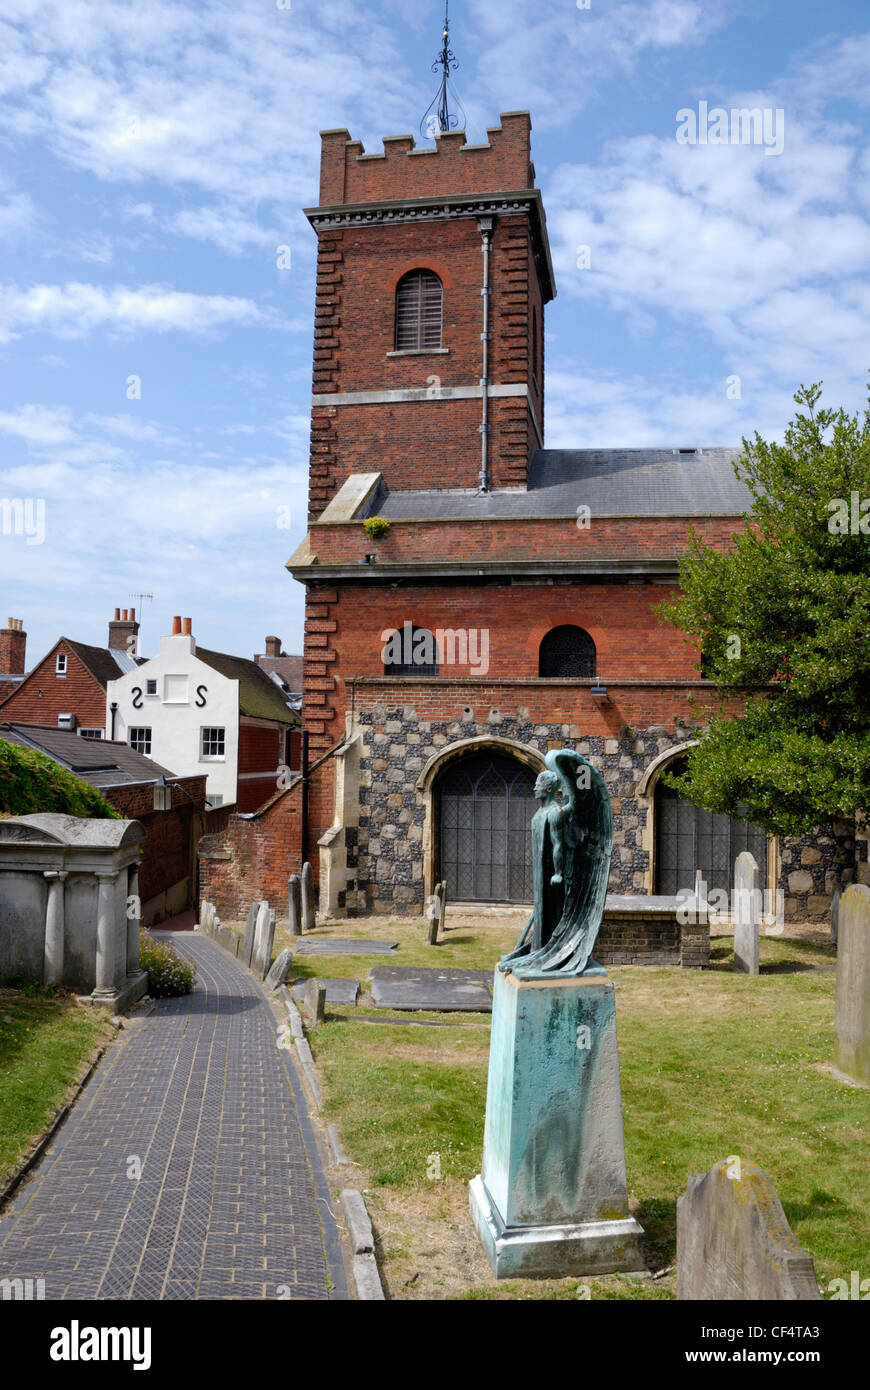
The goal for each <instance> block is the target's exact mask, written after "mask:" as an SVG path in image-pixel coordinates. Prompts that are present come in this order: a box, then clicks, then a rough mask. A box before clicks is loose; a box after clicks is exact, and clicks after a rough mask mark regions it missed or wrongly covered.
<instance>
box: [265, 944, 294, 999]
mask: <svg viewBox="0 0 870 1390" xmlns="http://www.w3.org/2000/svg"><path fill="white" fill-rule="evenodd" d="M292 964H293V952H292V951H291V950H290V947H289V946H285V948H284V950H283V951H282V952H281V954H280V955H279V956H278V958H277V960H276V961H275V963H274V965H273V966H272V969H271V970H270V971H269V973H268V975H267V976H266V988H267V989H268V990H276V989H277V988H278V987H279V985H283V983H284V981H285V980H286V979H287V976H288V975H289V974H290V967H291V966H292Z"/></svg>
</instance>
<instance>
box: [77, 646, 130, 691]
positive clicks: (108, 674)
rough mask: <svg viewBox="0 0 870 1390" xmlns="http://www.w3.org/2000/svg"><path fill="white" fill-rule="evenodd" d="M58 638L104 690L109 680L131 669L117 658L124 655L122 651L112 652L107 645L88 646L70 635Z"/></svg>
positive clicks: (115, 678) (114, 679) (113, 679)
mask: <svg viewBox="0 0 870 1390" xmlns="http://www.w3.org/2000/svg"><path fill="white" fill-rule="evenodd" d="M60 640H61V641H62V642H66V644H67V646H68V647H69V648H70V650H71V651H73V652H75V654H76V656H77V657H78V659H79V661H80V662H81V663H82V665H83V666H86V667H87V669H88V670H89V671H90V673H91V675H92V676H93V677H94V679H95V680H98V681H99V683H100V685H101V686H102V687H103V689H104V690H105V688H106V686H107V685H108V683H109V681H116V680H117V679H118V677H119V676H123V675H124V674H125V672H126V671H128V670H130V669H131V668H130V667H129V666H128V665H127V664H126V661H125V662H122V661H121V660H120V659H119V658H121V657H123V656H125V653H124V652H113V651H110V650H109V648H108V647H89V646H87V644H86V643H85V642H74V641H73V640H72V638H71V637H62V638H61V639H60ZM128 659H129V658H128Z"/></svg>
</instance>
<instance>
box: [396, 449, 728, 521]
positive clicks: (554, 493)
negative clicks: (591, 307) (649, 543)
mask: <svg viewBox="0 0 870 1390" xmlns="http://www.w3.org/2000/svg"><path fill="white" fill-rule="evenodd" d="M739 453H740V450H739V449H719V448H717V449H693V450H682V449H539V450H538V452H537V453H536V454H535V455H534V456H533V458H532V461H531V464H530V465H529V484H528V489H527V490H526V491H522V492H506V491H496V492H490V493H487V494H485V495H484V496H477V495H475V494H474V493H469V492H459V491H446V490H445V491H442V492H435V491H431V492H430V491H427V492H391V493H388V494H387V495H386V496H381V497H380V498H378V499H374V500H373V506H374V507H375V508H376V510H377V513H378V515H379V516H383V517H386V518H388V519H389V520H391V521H399V520H403V519H408V520H410V519H420V520H429V519H431V520H437V519H444V520H449V519H452V518H457V519H459V518H472V517H479V518H484V519H488V518H492V519H493V520H497V519H499V518H502V517H530V516H552V517H556V516H574V515H576V513H577V508H578V507H579V506H581V505H585V506H587V507H589V508H590V510H591V512H592V516H593V517H596V516H598V517H604V516H624V517H630V516H734V517H738V516H741V515H742V514H743V512H745V511H748V510H749V508H750V507H751V506H752V496H751V494H750V492H749V489H748V488H747V487H746V486H745V485H744V484H743V483H742V482H740V481H738V479H737V478H736V476H735V474H734V469H733V467H732V460H733V459H736V458H737V457H738V455H739Z"/></svg>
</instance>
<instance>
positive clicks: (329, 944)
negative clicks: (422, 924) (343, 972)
mask: <svg viewBox="0 0 870 1390" xmlns="http://www.w3.org/2000/svg"><path fill="white" fill-rule="evenodd" d="M398 944H399V943H398V942H397V941H371V940H367V939H366V938H365V937H364V936H360V937H348V938H345V937H337V936H328V937H321V938H320V939H319V940H318V939H317V938H312V937H303V938H302V940H301V941H300V942H299V945H298V946H297V948H296V954H297V955H299V956H386V955H389V954H390V952H392V951H395V949H396V947H397V945H398Z"/></svg>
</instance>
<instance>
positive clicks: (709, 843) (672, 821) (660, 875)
mask: <svg viewBox="0 0 870 1390" xmlns="http://www.w3.org/2000/svg"><path fill="white" fill-rule="evenodd" d="M684 766H685V762H684V761H683V760H682V759H678V760H676V761H674V762H673V763H672V764H671V765H670V767H669V768H668V771H669V772H670V771H673V772H675V773H677V774H679V773H680V772H681V771H682V769H683V767H684ZM654 795H655V826H656V855H655V865H656V872H655V892H656V893H664V894H667V895H669V896H675V895H676V894H677V893H679V892H680V890H681V889H690V888H694V885H695V874H696V872H697V870H698V869H700V870H701V871H702V873H703V875H704V882H705V883H706V885H707V891H708V892H713V891H714V889H721V890H724V891H725V892H726V893H730V892H731V889H732V887H733V879H734V861H735V859H736V858H737V856H738V854H740V853H741V852H742V851H743V850H749V852H750V854H751V855H753V857H754V859H755V862H756V863H757V865H758V870H759V873H758V877H759V882H760V883H761V884H765V883H766V882H767V832H766V831H765V830H762V829H761V827H760V826H758V825H753V824H752V823H751V822H750V821H747V820H741V819H740V818H739V817H738V816H728V815H720V814H716V813H714V812H712V811H704V810H703V809H702V808H701V807H700V806H696V805H695V804H694V803H693V802H691V801H687V800H686V799H685V797H682V796H680V795H679V794H678V793H677V792H675V791H674V790H673V789H672V788H671V787H666V786H665V785H664V783H663V782H662V781H661V780H659V781H658V782H657V783H656V788H655V793H654Z"/></svg>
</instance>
